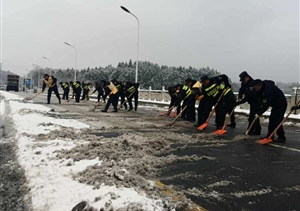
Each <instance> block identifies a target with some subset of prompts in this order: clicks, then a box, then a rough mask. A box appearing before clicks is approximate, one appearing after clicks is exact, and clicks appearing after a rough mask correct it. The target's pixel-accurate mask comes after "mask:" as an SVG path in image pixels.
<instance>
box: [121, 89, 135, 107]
mask: <svg viewBox="0 0 300 211" xmlns="http://www.w3.org/2000/svg"><path fill="white" fill-rule="evenodd" d="M134 93H135V91H133V92H132V93H130V95H129V96H128V97H127V99H126V100H124V102H123V103H122V104H121V105H120V107H119V108H118V110H119V109H120V108H121V107H122V106H123V105H124V104H125V103H127V102H128V98H130V97H131V96H132V95H133V94H134Z"/></svg>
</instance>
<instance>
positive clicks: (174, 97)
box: [167, 86, 181, 116]
mask: <svg viewBox="0 0 300 211" xmlns="http://www.w3.org/2000/svg"><path fill="white" fill-rule="evenodd" d="M168 93H169V95H170V97H171V101H170V104H169V109H170V108H171V107H172V106H174V107H175V102H176V101H177V97H178V95H177V92H176V86H170V87H168ZM180 103H181V102H180ZM180 103H179V104H178V106H177V115H178V114H179V113H180V110H181V108H180ZM170 113H171V110H170V111H169V112H168V113H167V115H168V116H169V115H170Z"/></svg>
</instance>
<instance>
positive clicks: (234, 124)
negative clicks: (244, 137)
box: [227, 122, 236, 128]
mask: <svg viewBox="0 0 300 211" xmlns="http://www.w3.org/2000/svg"><path fill="white" fill-rule="evenodd" d="M235 126H236V123H235V122H233V123H230V124H228V125H227V127H231V128H235Z"/></svg>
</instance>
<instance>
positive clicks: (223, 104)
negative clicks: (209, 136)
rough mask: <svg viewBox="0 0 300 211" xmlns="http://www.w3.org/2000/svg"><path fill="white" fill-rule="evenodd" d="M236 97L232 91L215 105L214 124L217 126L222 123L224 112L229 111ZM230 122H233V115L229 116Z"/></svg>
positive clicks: (220, 125)
mask: <svg viewBox="0 0 300 211" xmlns="http://www.w3.org/2000/svg"><path fill="white" fill-rule="evenodd" d="M235 102H236V98H235V95H234V94H233V92H232V91H230V92H228V93H227V94H226V95H225V96H223V97H222V98H221V100H220V102H219V103H218V105H217V107H216V124H217V127H222V126H223V125H224V122H225V119H226V114H228V113H230V112H231V111H232V109H233V108H234V106H235ZM231 118H232V119H231V122H232V123H234V122H235V116H234V115H232V116H231Z"/></svg>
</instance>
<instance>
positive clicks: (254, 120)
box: [246, 116, 259, 135]
mask: <svg viewBox="0 0 300 211" xmlns="http://www.w3.org/2000/svg"><path fill="white" fill-rule="evenodd" d="M258 118H259V117H258V116H256V117H255V118H254V119H253V121H252V122H251V125H250V127H249V128H248V130H247V131H246V135H248V133H249V132H250V130H251V128H252V127H253V125H254V123H255V122H256V120H257V119H258Z"/></svg>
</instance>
